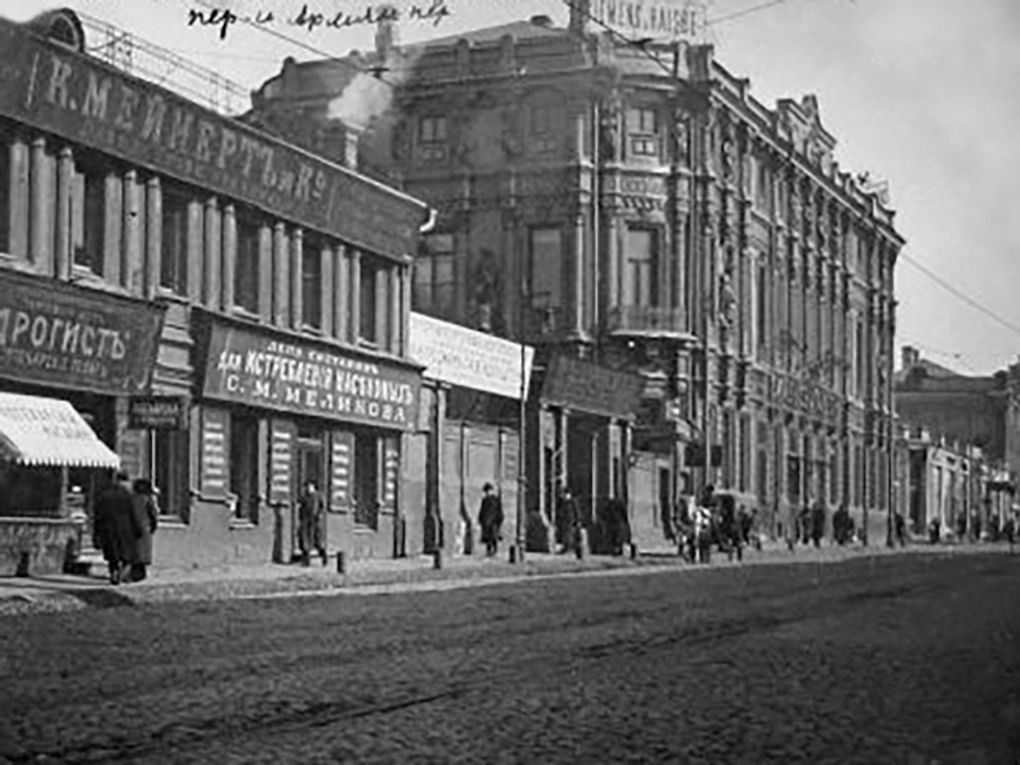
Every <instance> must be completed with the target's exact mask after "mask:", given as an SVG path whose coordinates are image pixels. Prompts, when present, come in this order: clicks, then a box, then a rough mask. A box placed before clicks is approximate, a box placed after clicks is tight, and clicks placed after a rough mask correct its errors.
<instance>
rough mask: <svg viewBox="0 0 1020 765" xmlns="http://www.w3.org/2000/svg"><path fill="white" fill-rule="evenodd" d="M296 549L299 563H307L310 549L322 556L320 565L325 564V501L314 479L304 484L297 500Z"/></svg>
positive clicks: (304, 564)
mask: <svg viewBox="0 0 1020 765" xmlns="http://www.w3.org/2000/svg"><path fill="white" fill-rule="evenodd" d="M298 549H299V550H300V551H301V565H303V566H307V565H309V557H310V556H311V553H312V550H315V551H316V552H317V553H318V554H319V556H320V557H321V558H322V565H323V566H325V565H326V501H325V500H324V499H323V497H322V494H320V493H319V489H318V487H317V486H316V485H315V481H308V482H307V483H306V484H305V491H304V493H303V494H302V495H301V499H299V500H298Z"/></svg>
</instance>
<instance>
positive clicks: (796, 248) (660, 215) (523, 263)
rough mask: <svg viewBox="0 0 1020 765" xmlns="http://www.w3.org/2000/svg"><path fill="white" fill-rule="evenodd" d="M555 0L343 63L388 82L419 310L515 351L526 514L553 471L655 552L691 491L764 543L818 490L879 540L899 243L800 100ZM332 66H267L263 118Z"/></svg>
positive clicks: (687, 49)
mask: <svg viewBox="0 0 1020 765" xmlns="http://www.w3.org/2000/svg"><path fill="white" fill-rule="evenodd" d="M573 5H574V6H575V7H574V9H572V15H571V19H570V22H569V25H568V27H567V28H557V27H555V26H554V25H553V24H552V22H551V20H550V19H549V18H548V17H535V18H533V19H531V20H529V21H522V22H516V23H512V24H508V25H503V26H499V27H493V28H488V29H479V30H475V31H473V32H468V33H465V34H463V35H459V36H456V37H451V38H446V39H440V40H434V41H431V42H429V43H426V44H423V45H420V46H416V47H408V48H404V49H399V48H397V49H393V48H392V47H390V44H391V43H392V35H390V34H387V33H381V34H380V35H379V36H378V38H377V41H381V42H380V44H379V45H378V49H377V50H376V52H375V53H374V54H369V55H359V58H358V63H359V64H360V65H361V66H362V67H364V66H376V65H388V68H389V71H392V72H403V71H407V72H409V74H408V75H407V76H406V78H405V79H404V80H403V81H401V82H399V83H398V86H397V95H396V100H395V114H394V127H393V130H392V131H388V132H387V136H386V137H387V139H388V141H389V143H387V144H386V145H383V146H381V147H377V148H376V149H375V150H374V151H372V152H368V151H367V150H366V154H369V153H370V154H371V155H372V156H374V157H376V158H379V157H383V158H388V161H389V164H388V165H387V166H386V172H388V173H389V175H390V177H392V178H398V179H400V180H401V181H402V183H403V185H404V188H406V189H407V190H408V192H409V193H412V194H415V195H417V196H419V197H421V198H423V199H425V200H427V201H428V202H429V204H430V205H433V206H434V207H435V208H437V210H438V220H437V224H436V226H435V229H434V230H433V231H432V232H431V233H430V234H429V235H428V236H427V237H426V241H425V246H424V248H423V251H422V253H421V254H420V256H419V257H418V259H417V261H416V268H415V279H414V289H415V297H416V300H417V303H416V310H421V311H423V312H427V313H430V314H433V315H436V316H440V317H442V318H446V319H450V320H453V321H457V322H460V323H464V324H468V325H470V326H474V327H484V328H487V329H489V330H490V331H493V332H496V333H497V334H503V335H506V336H508V337H511V338H516V339H519V340H522V341H524V342H527V343H529V344H534V345H535V346H536V349H537V357H536V376H535V379H533V380H532V396H531V398H530V399H529V408H530V409H529V411H530V418H531V420H530V425H531V427H530V428H529V430H530V436H529V445H528V447H527V448H526V451H527V454H528V463H527V465H528V475H529V478H528V490H529V498H528V504H529V508H530V511H531V516H530V517H529V522H530V521H532V520H534V519H538V520H539V521H541V522H543V523H549V522H550V521H551V513H552V512H553V506H554V503H553V499H552V497H553V490H554V484H555V483H556V482H557V481H560V480H563V479H564V478H565V480H566V482H567V483H569V484H571V485H572V488H573V489H574V493H575V495H578V496H582V497H583V499H584V502H585V503H587V504H588V506H589V509H591V508H594V507H595V506H597V505H598V504H599V503H601V502H603V501H604V500H605V499H606V498H607V497H608V496H611V495H612V494H622V495H624V496H626V498H627V500H628V504H629V507H630V514H631V525H632V529H633V531H634V533H635V535H636V537H637V541H638V543H639V545H641V546H642V547H646V548H647V547H652V546H655V545H656V544H662V543H665V541H666V540H667V539H668V536H669V528H668V527H669V523H670V521H669V517H670V508H671V507H672V506H673V505H674V503H675V502H676V500H677V498H678V497H679V495H681V494H685V493H695V492H697V491H698V490H700V488H702V487H704V486H705V485H706V484H709V483H711V484H714V485H715V487H716V488H717V489H722V490H725V491H728V492H732V493H734V494H735V495H736V496H737V500H738V503H740V504H743V505H745V506H747V507H748V508H754V509H756V510H757V511H758V516H759V525H760V526H761V527H762V529H763V530H764V531H766V532H769V533H772V534H775V535H782V534H785V533H788V531H789V529H790V528H791V521H792V517H793V515H794V514H795V513H796V512H797V511H798V510H799V509H800V508H802V507H803V506H804V505H806V504H808V503H813V502H820V503H822V504H823V505H824V506H825V507H826V508H827V509H828V510H829V512H830V514H831V512H832V511H833V510H834V509H836V508H837V507H839V506H840V505H847V506H848V507H849V508H850V510H851V513H853V514H854V515H855V516H856V521H857V526H858V528H862V529H869V530H870V531H871V533H872V536H874V533H875V532H876V531H878V532H880V533H881V535H882V537H883V538H884V534H885V532H886V525H887V511H888V508H889V506H890V495H891V490H892V478H891V474H892V464H893V463H892V458H893V452H892V448H891V443H892V440H893V427H892V422H893V418H892V404H891V370H892V359H893V354H892V340H893V333H894V323H895V301H894V297H893V270H894V265H895V261H896V256H897V253H898V252H899V250H900V248H901V247H902V246H903V244H904V241H903V239H902V238H901V237H900V235H899V234H898V233H897V232H896V230H895V227H894V213H893V211H892V210H891V209H889V207H888V204H887V199H886V196H885V193H884V190H883V187H882V186H881V185H880V184H875V183H872V182H871V181H870V180H869V179H868V177H867V175H854V174H851V173H850V172H847V171H846V170H844V169H842V168H841V167H840V166H839V164H838V163H837V162H836V160H835V159H834V150H835V147H836V140H835V138H834V137H833V136H832V135H831V134H830V133H829V132H828V131H827V130H826V129H825V127H824V125H823V123H822V120H821V117H820V111H819V106H818V101H817V99H816V98H815V97H814V96H805V97H804V98H802V99H799V100H788V99H784V100H781V101H779V102H778V103H777V104H775V106H774V107H771V108H770V107H768V106H766V105H764V104H762V103H760V102H759V101H757V100H756V99H755V98H753V97H752V96H751V95H750V92H749V83H748V81H747V80H746V79H743V78H741V77H738V76H735V75H733V74H732V73H730V72H729V71H728V70H727V69H726V68H725V67H724V66H723V65H721V64H720V63H719V62H717V61H716V60H715V59H714V57H713V53H714V52H713V49H712V48H711V47H710V46H687V45H678V46H675V47H674V46H661V45H656V44H654V43H652V44H649V45H648V46H647V48H646V49H645V50H640V49H638V48H636V47H634V46H630V45H622V44H620V43H619V41H618V38H615V37H613V36H612V35H609V34H601V33H597V32H595V31H592V30H591V29H590V26H591V25H588V24H586V16H585V13H586V4H585V3H575V4H573ZM349 63H350V62H329V61H324V62H310V63H307V64H296V63H294V62H293V61H288V62H285V64H284V68H283V71H282V72H281V74H280V76H279V77H277V78H274V79H272V80H270V81H269V82H267V83H266V84H265V85H263V87H262V89H261V90H260V92H259V93H258V94H257V96H256V106H257V107H258V110H259V111H260V113H261V115H262V118H263V119H265V120H266V122H267V123H270V124H271V123H273V121H274V120H276V121H278V122H279V123H280V124H284V123H285V122H286V121H287V119H288V117H289V118H290V119H291V120H293V118H294V115H295V114H298V113H299V114H300V115H301V119H302V120H303V121H305V122H307V123H309V124H318V125H320V126H321V125H322V123H323V122H327V121H328V120H329V109H328V105H329V103H330V102H331V100H332V99H334V98H337V97H340V96H341V95H342V94H343V93H344V91H345V89H346V85H347V82H348V81H349V79H350V75H349V74H348V73H347V72H348V71H349V69H350V67H349ZM361 140H362V143H363V145H366V146H370V145H371V143H372V140H373V136H372V134H371V131H369V132H368V133H366V134H365V135H364V136H362V139H361ZM384 165H385V163H384ZM518 286H519V287H518ZM564 369H566V370H569V371H567V372H566V373H563V370H564ZM624 373H630V374H634V373H636V374H638V375H640V377H641V382H642V384H641V386H640V390H639V391H638V395H637V396H636V397H633V398H632V397H629V396H628V395H626V394H625V391H626V390H627V388H628V383H627V382H626V381H625V380H624V379H622V378H620V379H616V378H614V377H613V375H617V374H624ZM550 374H552V375H553V376H554V377H555V376H559V377H561V379H557V380H553V381H552V382H551V383H550V382H549V380H548V379H547V378H548V376H549V375H550ZM550 388H551V389H552V390H553V391H554V392H555V393H556V394H557V395H546V394H547V393H548V392H549V390H550ZM561 391H568V393H569V395H568V396H567V397H564V396H561V395H558V394H559V393H560V392H561ZM575 477H576V478H575Z"/></svg>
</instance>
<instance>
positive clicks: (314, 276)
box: [301, 233, 329, 332]
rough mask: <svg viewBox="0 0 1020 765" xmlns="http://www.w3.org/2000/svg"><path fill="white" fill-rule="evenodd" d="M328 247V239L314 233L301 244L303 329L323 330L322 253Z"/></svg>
mask: <svg viewBox="0 0 1020 765" xmlns="http://www.w3.org/2000/svg"><path fill="white" fill-rule="evenodd" d="M328 246H329V241H328V240H327V239H326V237H324V236H321V235H319V234H314V233H306V234H305V235H304V239H303V241H302V242H301V325H302V328H307V329H312V330H315V331H317V332H321V331H322V329H323V321H322V313H323V311H322V309H323V305H324V303H325V298H326V295H325V286H324V284H323V270H322V253H323V251H324V250H325V249H326V248H327V247H328ZM309 265H312V266H313V269H314V270H310V269H309V268H308V266H309ZM309 298H312V299H311V300H309ZM313 304H314V310H313V308H312V305H313Z"/></svg>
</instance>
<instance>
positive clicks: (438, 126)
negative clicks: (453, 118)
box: [418, 117, 446, 143]
mask: <svg viewBox="0 0 1020 765" xmlns="http://www.w3.org/2000/svg"><path fill="white" fill-rule="evenodd" d="M419 128H420V129H419V133H418V135H419V137H420V138H421V140H422V142H423V143H433V142H439V141H445V140H446V117H422V118H421V123H420V126H419Z"/></svg>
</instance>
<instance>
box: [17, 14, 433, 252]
mask: <svg viewBox="0 0 1020 765" xmlns="http://www.w3.org/2000/svg"><path fill="white" fill-rule="evenodd" d="M0 51H3V57H2V60H0V115H3V116H6V117H10V118H12V119H14V120H16V121H18V122H24V123H26V124H28V125H31V126H33V127H36V128H39V129H41V130H46V131H49V132H52V133H55V134H56V135H58V136H61V137H62V138H65V139H67V140H71V141H74V142H80V143H82V144H84V145H86V146H90V147H92V148H95V149H98V150H100V151H103V152H106V153H108V154H111V155H113V156H114V157H118V158H121V159H124V160H126V161H128V162H132V163H134V164H137V165H142V166H144V167H146V168H148V169H151V170H154V171H156V172H158V173H165V174H167V175H170V176H173V177H175V178H178V179H180V180H182V181H185V182H188V183H192V184H194V185H196V186H198V187H200V188H203V189H209V190H211V191H215V192H218V193H220V194H223V195H225V196H227V197H232V198H234V199H238V200H241V201H244V202H247V203H249V204H253V205H256V206H258V207H261V208H262V209H264V210H267V211H271V212H273V213H275V214H278V215H281V216H283V217H285V218H289V219H290V220H292V221H293V222H295V223H299V224H301V225H305V226H308V227H310V228H315V229H318V230H319V231H322V232H324V233H327V234H332V235H334V236H336V237H337V238H339V239H343V240H345V241H346V242H348V243H350V244H353V245H355V246H357V247H362V248H365V249H367V250H370V251H372V252H375V253H378V254H380V255H386V256H389V257H390V258H402V257H404V256H405V255H406V254H407V253H411V252H414V251H415V248H416V245H417V238H418V226H419V225H420V224H422V223H423V222H424V220H425V216H426V206H425V204H424V203H423V202H419V201H418V200H416V199H412V198H411V197H409V196H406V195H404V194H401V193H400V192H398V191H394V190H392V189H388V188H385V187H383V186H381V185H379V184H377V183H373V182H372V181H370V180H368V179H366V178H363V177H361V176H359V175H358V174H357V173H355V172H352V171H351V170H349V169H347V168H344V167H340V166H339V165H335V164H333V163H331V162H328V161H327V160H325V159H322V158H320V157H317V156H315V155H313V154H309V153H307V152H304V151H302V150H300V149H298V148H296V147H294V146H291V145H290V144H287V143H284V142H283V141H279V140H276V139H274V138H270V137H269V136H267V135H266V134H265V133H262V132H259V131H257V130H255V129H254V128H252V127H250V126H248V125H246V124H244V123H242V122H240V121H238V120H234V119H230V118H228V117H223V116H221V115H219V114H216V113H215V112H212V111H210V110H208V109H204V108H202V107H200V106H198V105H197V104H195V103H193V102H190V101H187V100H185V99H184V98H181V97H180V96H178V95H176V94H174V93H172V92H170V91H169V90H164V89H163V88H160V87H158V86H157V85H155V84H153V83H151V82H146V81H144V80H140V79H138V78H136V77H132V76H130V75H128V74H125V73H123V72H120V71H118V70H116V69H113V68H112V67H109V66H105V65H103V64H102V63H100V62H99V61H98V60H96V59H93V58H91V57H88V56H84V55H82V54H79V53H78V52H76V51H73V50H69V49H67V48H66V47H61V46H59V45H57V44H55V43H52V42H50V41H48V40H45V39H42V38H40V37H35V36H33V35H31V34H30V33H29V32H28V31H27V30H26V29H24V28H23V27H20V26H19V25H17V24H14V23H12V22H10V21H7V20H6V19H0Z"/></svg>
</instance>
